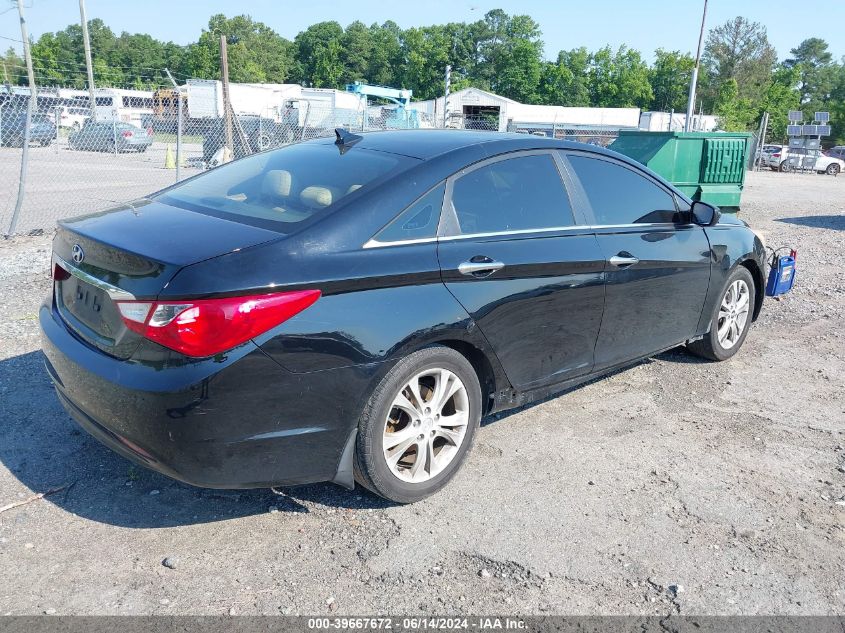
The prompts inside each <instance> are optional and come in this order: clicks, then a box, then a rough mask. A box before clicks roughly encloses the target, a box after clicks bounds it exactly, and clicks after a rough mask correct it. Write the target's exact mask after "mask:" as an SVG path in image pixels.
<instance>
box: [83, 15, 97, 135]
mask: <svg viewBox="0 0 845 633" xmlns="http://www.w3.org/2000/svg"><path fill="white" fill-rule="evenodd" d="M79 18H80V20H79V21H80V22H81V23H82V24H81V26H82V44H83V46H84V47H85V67H86V69H87V70H88V95H89V97H90V98H91V120H92V121H96V120H97V114H96V112H97V100H96V98H95V97H94V69H93V68H92V66H91V40H90V38H89V37H88V17H87V16H86V15H85V0H79Z"/></svg>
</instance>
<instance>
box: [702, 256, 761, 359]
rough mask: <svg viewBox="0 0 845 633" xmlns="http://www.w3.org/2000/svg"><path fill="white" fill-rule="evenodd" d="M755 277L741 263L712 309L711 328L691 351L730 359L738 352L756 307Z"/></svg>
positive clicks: (710, 357) (705, 355) (711, 356)
mask: <svg viewBox="0 0 845 633" xmlns="http://www.w3.org/2000/svg"><path fill="white" fill-rule="evenodd" d="M754 292H755V291H754V279H752V277H751V273H750V272H748V269H747V268H745V267H744V266H738V267H737V268H736V269H735V270H734V271H733V272H732V273H731V275H730V276H729V277H728V281H727V282H726V283H725V287H724V288H723V289H722V298H721V300H720V301H719V303H718V304H717V305H716V308H715V309H714V311H713V318H712V320H711V322H710V331H709V332H708V333H707V334H705V335H704V338H703V339H701V340H699V341H694V342H692V343H690V344H689V345H688V346H687V347H688V348H689V350H690V351H691V352H692V353H693V354H695V355H697V356H701V357H702V358H708V359H710V360H718V361H722V360H727V359H729V358H730V357H731V356H733V355H734V354H736V353H737V352H738V351H739V348H740V347H742V344H743V343H744V342H745V337H746V336H747V335H748V329H749V327H750V326H751V318H752V311H753V309H754Z"/></svg>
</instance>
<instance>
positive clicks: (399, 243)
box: [363, 236, 437, 248]
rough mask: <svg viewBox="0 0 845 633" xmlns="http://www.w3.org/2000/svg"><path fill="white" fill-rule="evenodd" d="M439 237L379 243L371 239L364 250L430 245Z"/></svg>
mask: <svg viewBox="0 0 845 633" xmlns="http://www.w3.org/2000/svg"><path fill="white" fill-rule="evenodd" d="M436 241H437V237H436V236H435V237H420V238H417V239H414V240H396V241H395V242H379V241H378V240H377V239H374V238H371V239H369V240H367V242H366V243H365V244H364V246H363V248H384V247H385V246H409V245H411V244H428V243H430V242H436Z"/></svg>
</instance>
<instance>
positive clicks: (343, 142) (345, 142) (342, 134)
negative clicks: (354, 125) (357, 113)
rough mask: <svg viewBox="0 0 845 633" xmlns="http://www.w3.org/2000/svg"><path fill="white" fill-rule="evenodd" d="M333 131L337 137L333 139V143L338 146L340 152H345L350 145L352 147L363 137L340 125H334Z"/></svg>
mask: <svg viewBox="0 0 845 633" xmlns="http://www.w3.org/2000/svg"><path fill="white" fill-rule="evenodd" d="M334 133H335V136H336V137H337V138H336V139H335V142H334V144H335V145H337V146H338V149H340V153H341V154H345V153H346V151H347V150H348V149H349V148H350V147H352V146H353V145H354V144H355V143H357V142H358V141H360V140H361V139H362V138H364V137H363V136H359V135H357V134H353V133H352V132H350V131H349V130H346V129H344V128H342V127H336V128H335V129H334Z"/></svg>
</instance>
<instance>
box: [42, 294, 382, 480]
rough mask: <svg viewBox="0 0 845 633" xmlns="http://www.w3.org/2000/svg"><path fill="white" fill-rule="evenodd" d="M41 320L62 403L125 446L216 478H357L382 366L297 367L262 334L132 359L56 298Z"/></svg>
mask: <svg viewBox="0 0 845 633" xmlns="http://www.w3.org/2000/svg"><path fill="white" fill-rule="evenodd" d="M39 318H40V323H41V329H42V347H43V350H44V355H45V357H46V362H45V365H46V368H47V371H48V373H49V374H50V377H51V378H52V381H53V383H54V385H55V388H56V391H57V393H58V396H59V400H60V402H61V404H62V405H63V406H64V407H65V409H66V410H67V411H68V413H69V414H70V415H71V416H72V417H73V418H74V420H76V422H77V423H78V424H79V425H80V426H82V427H83V428H84V429H85V430H86V431H88V432H89V433H90V434H91V435H93V436H94V437H95V438H97V439H98V440H100V441H101V442H102V443H103V444H105V445H106V446H108V447H110V448H112V449H113V450H114V451H116V452H117V453H119V454H121V455H123V456H125V457H127V458H129V459H131V460H133V461H135V462H137V463H140V464H142V465H144V466H146V467H148V468H151V469H153V470H156V471H158V472H160V473H163V474H165V475H167V476H169V477H172V478H174V479H178V480H180V481H184V482H186V483H190V484H193V485H196V486H202V487H207V488H259V487H268V486H274V485H293V484H303V483H313V482H319V481H336V482H337V483H341V484H343V485H347V486H351V485H352V480H351V475H350V474H349V473H348V472H347V471H348V468H346V466H348V465H344V464H343V463H341V462H342V461H344V460H343V459H342V457H343V456H344V455H345V453H348V451H344V449H345V447H346V445H347V443H348V442H349V441H351V440H350V438H351V437H353V435H352V434H353V433H354V429H355V427H356V423H357V418H358V414H359V412H360V407H361V406H363V402H360V397H361V396H362V394H365V393H366V392H367V391H366V385H368V384H369V381H370V380H371V378H372V375H373V372H374V368H373V367H360V366H359V367H348V368H343V369H336V370H327V371H320V372H313V373H309V374H294V373H291V372H288V371H286V370H285V369H283V368H282V367H281V366H280V365H278V363H276V362H275V361H273V360H272V359H271V358H269V357H268V356H267V355H266V354H265V353H264V352H263V351H262V350H260V349H259V348H258V347H257V346H256V345H255V344H253V343H252V342H249V343H246V344H245V345H243V346H241V347H240V348H237V350H234V351H233V352H231V353H229V354H226V355H223V358H222V359H221V358H215V359H205V360H201V361H193V362H185V361H184V359H182V360H181V362H170V363H145V362H144V361H139V360H130V361H122V360H119V359H116V358H112V357H110V356H108V355H106V354H103V353H102V352H100V351H98V350H96V349H94V348H92V347H90V346H89V345H88V344H86V343H84V342H83V341H81V340H80V339H78V338H77V337H76V336H75V335H74V334H73V333H72V332H71V331H70V330H69V329H68V328H67V327H66V326H65V324H64V322H63V321H62V319H61V317H60V316H59V314H58V313H57V312H56V311H55V309H54V308H53V307H52V305H50V304H45V305H44V306H42V308H41V311H40V315H39ZM352 403H354V404H352ZM347 457H348V456H347Z"/></svg>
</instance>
